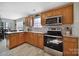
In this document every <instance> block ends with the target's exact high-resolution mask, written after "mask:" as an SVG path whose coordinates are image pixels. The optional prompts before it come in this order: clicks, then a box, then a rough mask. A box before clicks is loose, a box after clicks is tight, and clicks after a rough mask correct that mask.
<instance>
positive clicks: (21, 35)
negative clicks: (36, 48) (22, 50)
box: [18, 33, 24, 44]
mask: <svg viewBox="0 0 79 59" xmlns="http://www.w3.org/2000/svg"><path fill="white" fill-rule="evenodd" d="M22 43H24V33H18V44H22Z"/></svg>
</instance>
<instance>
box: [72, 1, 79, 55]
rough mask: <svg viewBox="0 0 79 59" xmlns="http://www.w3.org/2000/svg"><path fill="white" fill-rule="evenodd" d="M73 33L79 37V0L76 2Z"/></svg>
mask: <svg viewBox="0 0 79 59" xmlns="http://www.w3.org/2000/svg"><path fill="white" fill-rule="evenodd" d="M73 35H74V36H77V37H79V2H75V3H74V25H73ZM78 55H79V39H78Z"/></svg>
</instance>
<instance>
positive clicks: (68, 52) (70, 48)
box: [63, 37, 78, 56]
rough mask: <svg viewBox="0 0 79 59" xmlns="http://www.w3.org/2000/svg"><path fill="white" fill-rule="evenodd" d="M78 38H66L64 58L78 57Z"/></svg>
mask: <svg viewBox="0 0 79 59" xmlns="http://www.w3.org/2000/svg"><path fill="white" fill-rule="evenodd" d="M77 40H78V39H77V38H74V37H64V44H63V48H64V51H63V52H64V56H77V55H78V50H77V49H78V43H77Z"/></svg>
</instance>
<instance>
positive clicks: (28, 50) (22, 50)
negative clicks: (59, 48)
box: [0, 43, 51, 56]
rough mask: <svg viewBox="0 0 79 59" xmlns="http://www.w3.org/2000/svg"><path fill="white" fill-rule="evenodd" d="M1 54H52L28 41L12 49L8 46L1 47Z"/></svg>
mask: <svg viewBox="0 0 79 59" xmlns="http://www.w3.org/2000/svg"><path fill="white" fill-rule="evenodd" d="M0 56H51V55H50V54H48V53H46V52H44V51H43V50H42V49H39V48H37V47H34V46H32V45H29V44H27V43H25V44H22V45H20V46H18V47H16V48H13V49H11V50H9V49H7V48H4V47H3V48H2V50H1V48H0Z"/></svg>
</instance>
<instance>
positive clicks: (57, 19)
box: [46, 16, 62, 25]
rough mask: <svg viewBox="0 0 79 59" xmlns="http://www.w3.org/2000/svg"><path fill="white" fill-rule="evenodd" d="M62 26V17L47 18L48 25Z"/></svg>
mask: <svg viewBox="0 0 79 59" xmlns="http://www.w3.org/2000/svg"><path fill="white" fill-rule="evenodd" d="M57 24H62V16H53V17H47V18H46V25H57Z"/></svg>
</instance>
